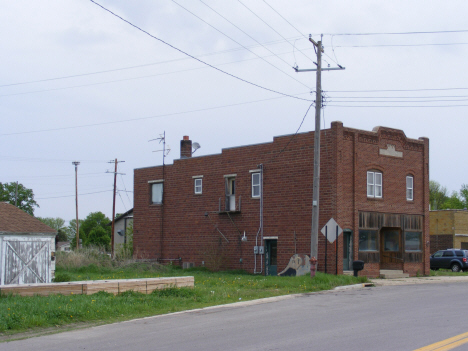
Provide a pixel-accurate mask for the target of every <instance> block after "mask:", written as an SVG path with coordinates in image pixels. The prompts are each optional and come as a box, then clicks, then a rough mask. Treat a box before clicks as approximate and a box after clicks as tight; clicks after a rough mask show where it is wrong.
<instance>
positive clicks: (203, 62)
mask: <svg viewBox="0 0 468 351" xmlns="http://www.w3.org/2000/svg"><path fill="white" fill-rule="evenodd" d="M89 1H90V2H92V3H93V4H95V5H96V6H99V7H100V8H102V9H103V10H104V11H107V12H109V13H110V14H111V15H113V16H115V17H117V18H118V19H120V20H122V21H123V22H125V23H127V24H129V25H130V26H132V27H134V28H135V29H137V30H139V31H141V32H142V33H145V34H146V35H148V36H149V37H151V38H153V39H155V40H157V41H159V42H161V43H163V44H165V45H167V46H169V47H171V48H172V49H174V50H176V51H178V52H180V53H182V54H184V55H186V56H188V57H190V58H192V59H194V60H196V61H198V62H200V63H202V64H204V65H206V66H208V67H211V68H213V69H214V70H216V71H218V72H220V73H223V74H225V75H228V76H229V77H231V78H234V79H237V80H239V81H241V82H244V83H247V84H249V85H252V86H255V87H257V88H260V89H263V90H266V91H269V92H272V93H275V94H279V95H283V96H287V97H290V98H293V99H298V100H306V99H302V98H298V97H295V96H292V95H289V94H286V93H282V92H279V91H276V90H273V89H270V88H266V87H264V86H261V85H258V84H256V83H253V82H250V81H248V80H246V79H244V78H240V77H238V76H236V75H234V74H232V73H228V72H226V71H223V70H222V69H220V68H217V67H215V66H213V65H211V64H209V63H208V62H205V61H203V60H201V59H199V58H196V57H195V56H193V55H190V54H189V53H187V52H185V51H183V50H181V49H179V48H177V47H175V46H174V45H172V44H169V43H168V42H166V41H164V40H162V39H160V38H158V37H156V36H154V35H153V34H151V33H149V32H148V31H146V30H144V29H142V28H140V27H138V26H137V25H135V24H133V23H132V22H130V21H128V20H126V19H124V18H123V17H121V16H119V15H117V14H116V13H114V12H112V11H111V10H109V9H107V8H106V7H104V6H103V5H101V4H99V3H97V2H96V1H94V0H89ZM306 101H308V100H306Z"/></svg>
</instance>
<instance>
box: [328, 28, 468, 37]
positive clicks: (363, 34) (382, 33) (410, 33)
mask: <svg viewBox="0 0 468 351" xmlns="http://www.w3.org/2000/svg"><path fill="white" fill-rule="evenodd" d="M467 32H468V29H460V30H436V31H426V32H380V33H379V32H375V33H326V34H324V35H335V36H354V35H356V36H365V35H418V34H446V33H467Z"/></svg>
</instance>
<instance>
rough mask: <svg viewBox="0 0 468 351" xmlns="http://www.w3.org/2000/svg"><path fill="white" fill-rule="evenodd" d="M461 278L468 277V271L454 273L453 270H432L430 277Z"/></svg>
mask: <svg viewBox="0 0 468 351" xmlns="http://www.w3.org/2000/svg"><path fill="white" fill-rule="evenodd" d="M447 275H449V276H461V275H468V271H465V272H452V270H451V269H438V270H436V271H435V270H432V269H431V274H430V276H431V277H433V276H447Z"/></svg>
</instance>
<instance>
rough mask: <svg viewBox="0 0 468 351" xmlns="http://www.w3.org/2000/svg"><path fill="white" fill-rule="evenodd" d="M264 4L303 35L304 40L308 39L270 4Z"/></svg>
mask: <svg viewBox="0 0 468 351" xmlns="http://www.w3.org/2000/svg"><path fill="white" fill-rule="evenodd" d="M263 2H264V3H265V4H266V5H267V6H268V7H269V8H270V9H272V10H273V11H274V12H276V13H277V14H278V16H280V17H281V18H282V19H284V20H285V21H286V23H288V24H289V25H290V26H291V27H293V28H294V29H295V30H296V31H297V32H298V33H299V34H300V35H302V36H303V37H304V38H306V39H307V36H305V35H304V34H303V33H302V32H301V31H300V30H299V29H297V28H296V27H294V25H293V24H292V23H291V22H289V21H288V20H287V19H286V18H284V16H283V15H282V14H280V13H279V12H278V11H276V10H275V9H274V8H273V7H272V6H271V5H270V4H269V3H267V2H266V1H265V0H263Z"/></svg>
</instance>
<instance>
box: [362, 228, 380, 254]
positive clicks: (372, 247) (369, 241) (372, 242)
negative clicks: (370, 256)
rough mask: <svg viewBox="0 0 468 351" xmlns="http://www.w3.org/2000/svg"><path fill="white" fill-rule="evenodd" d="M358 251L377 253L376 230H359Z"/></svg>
mask: <svg viewBox="0 0 468 351" xmlns="http://www.w3.org/2000/svg"><path fill="white" fill-rule="evenodd" d="M359 251H377V230H362V229H361V230H359Z"/></svg>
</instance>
